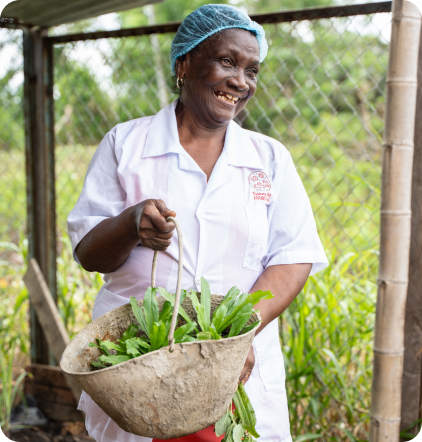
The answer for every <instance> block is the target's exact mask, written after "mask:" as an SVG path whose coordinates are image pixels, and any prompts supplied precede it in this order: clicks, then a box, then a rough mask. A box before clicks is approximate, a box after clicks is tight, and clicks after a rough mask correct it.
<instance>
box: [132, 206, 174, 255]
mask: <svg viewBox="0 0 422 442" xmlns="http://www.w3.org/2000/svg"><path fill="white" fill-rule="evenodd" d="M134 212H135V222H136V226H137V229H138V236H139V239H140V240H141V243H140V244H141V245H142V246H144V247H148V248H150V249H153V250H159V251H164V250H166V249H167V247H168V246H169V245H170V242H171V237H172V236H173V230H174V227H175V226H174V223H172V222H168V221H167V217H169V216H173V217H174V216H176V213H175V212H173V211H172V210H170V209H168V208H167V206H166V203H165V202H164V201H162V200H152V199H151V200H145V201H142V202H141V203H139V204H137V205H136V206H134Z"/></svg>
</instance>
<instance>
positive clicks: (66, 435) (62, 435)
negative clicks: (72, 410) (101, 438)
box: [7, 421, 94, 442]
mask: <svg viewBox="0 0 422 442" xmlns="http://www.w3.org/2000/svg"><path fill="white" fill-rule="evenodd" d="M7 437H8V438H9V439H10V440H12V441H14V442H85V441H93V440H94V439H93V438H92V437H89V436H88V433H87V432H86V430H85V426H84V425H83V423H82V422H52V421H51V422H49V423H48V424H47V425H43V426H40V427H30V428H25V429H19V430H12V431H11V432H10V434H9V435H8V436H7Z"/></svg>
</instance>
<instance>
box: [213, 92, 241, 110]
mask: <svg viewBox="0 0 422 442" xmlns="http://www.w3.org/2000/svg"><path fill="white" fill-rule="evenodd" d="M214 95H215V96H216V97H217V98H218V99H219V100H220V101H223V102H224V103H227V104H229V105H230V106H236V104H237V103H238V101H239V100H240V98H238V97H233V95H230V94H228V93H226V92H221V91H214Z"/></svg>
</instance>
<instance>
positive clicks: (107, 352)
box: [97, 338, 111, 356]
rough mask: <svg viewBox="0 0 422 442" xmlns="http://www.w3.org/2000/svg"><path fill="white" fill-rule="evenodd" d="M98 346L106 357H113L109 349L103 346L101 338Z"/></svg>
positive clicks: (98, 339) (98, 340)
mask: <svg viewBox="0 0 422 442" xmlns="http://www.w3.org/2000/svg"><path fill="white" fill-rule="evenodd" d="M97 342H98V345H99V347H100V350H101V351H102V352H103V353H104V354H105V355H106V356H111V353H110V352H109V351H108V348H107V347H106V346H105V345H104V344H103V341H102V340H101V339H100V338H97Z"/></svg>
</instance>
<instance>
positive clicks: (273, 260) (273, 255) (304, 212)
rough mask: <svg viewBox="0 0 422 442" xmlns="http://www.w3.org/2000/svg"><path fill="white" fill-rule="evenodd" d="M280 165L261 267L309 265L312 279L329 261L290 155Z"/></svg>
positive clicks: (270, 209)
mask: <svg viewBox="0 0 422 442" xmlns="http://www.w3.org/2000/svg"><path fill="white" fill-rule="evenodd" d="M286 153H287V152H286ZM283 162H284V168H283V169H284V170H277V171H276V175H278V176H281V179H280V181H279V182H278V183H277V184H278V186H277V187H278V189H277V193H276V195H277V197H276V200H275V201H274V202H273V203H272V204H270V207H269V212H268V221H269V235H268V251H267V255H266V256H265V257H264V259H263V260H262V263H263V266H264V267H265V268H266V267H268V266H272V265H280V264H298V263H312V264H313V265H312V270H311V275H312V274H314V273H316V272H318V271H319V270H322V269H323V268H324V267H326V266H327V265H328V260H327V257H326V255H325V252H324V248H323V247H322V244H321V241H320V239H319V236H318V232H317V229H316V224H315V219H314V216H313V213H312V207H311V203H310V201H309V198H308V195H307V194H306V190H305V188H304V186H303V184H302V181H301V179H300V177H299V175H298V173H297V171H296V168H295V166H294V164H293V160H292V157H291V156H290V154H288V153H287V155H286V156H284V161H283ZM280 169H281V168H280ZM273 182H277V180H274V181H273Z"/></svg>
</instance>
